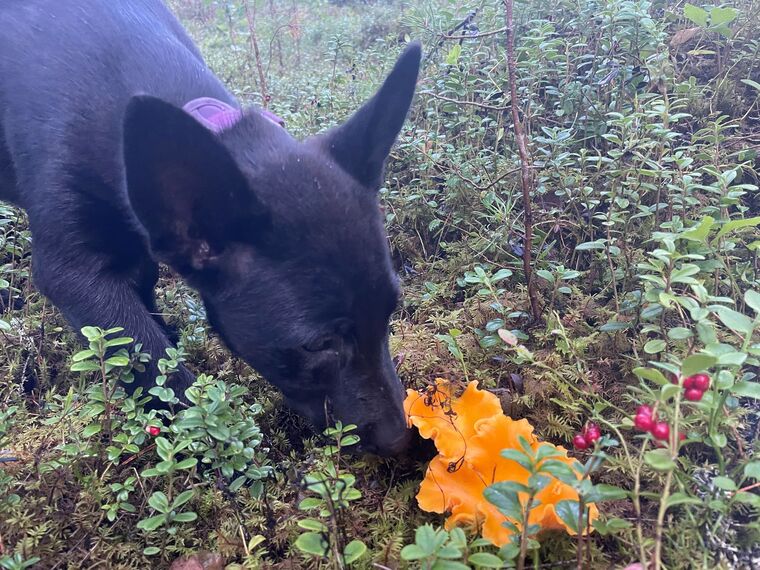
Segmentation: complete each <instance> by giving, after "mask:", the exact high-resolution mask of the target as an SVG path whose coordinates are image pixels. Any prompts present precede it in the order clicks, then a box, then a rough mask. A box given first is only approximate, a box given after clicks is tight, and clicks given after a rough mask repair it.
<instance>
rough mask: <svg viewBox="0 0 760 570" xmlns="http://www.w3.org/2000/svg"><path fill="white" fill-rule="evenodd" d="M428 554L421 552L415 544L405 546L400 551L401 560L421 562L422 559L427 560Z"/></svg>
mask: <svg viewBox="0 0 760 570" xmlns="http://www.w3.org/2000/svg"><path fill="white" fill-rule="evenodd" d="M427 557H428V553H427V552H425V551H424V550H422V549H421V548H420V547H419V546H417V545H416V544H407V545H406V546H405V547H404V548H402V549H401V559H402V560H407V561H412V560H422V559H423V558H427Z"/></svg>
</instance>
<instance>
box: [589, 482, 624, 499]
mask: <svg viewBox="0 0 760 570" xmlns="http://www.w3.org/2000/svg"><path fill="white" fill-rule="evenodd" d="M627 497H628V491H626V490H625V489H621V488H620V487H615V486H614V485H607V484H605V483H599V484H598V485H594V486H593V487H592V488H591V492H590V493H588V494H587V495H586V497H584V498H585V499H586V502H588V503H599V502H601V501H619V500H621V499H625V498H627Z"/></svg>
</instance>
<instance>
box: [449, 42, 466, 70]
mask: <svg viewBox="0 0 760 570" xmlns="http://www.w3.org/2000/svg"><path fill="white" fill-rule="evenodd" d="M461 53H462V46H461V44H454V45H453V46H452V48H451V49H450V50H449V53H448V54H447V55H446V65H456V64H457V62H458V61H459V56H460V55H461Z"/></svg>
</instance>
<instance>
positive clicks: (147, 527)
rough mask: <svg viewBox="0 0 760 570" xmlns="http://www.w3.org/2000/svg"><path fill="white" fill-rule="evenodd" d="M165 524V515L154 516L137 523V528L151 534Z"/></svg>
mask: <svg viewBox="0 0 760 570" xmlns="http://www.w3.org/2000/svg"><path fill="white" fill-rule="evenodd" d="M165 522H166V515H156V516H153V517H150V518H147V519H143V520H141V521H140V522H138V523H137V528H139V529H141V530H144V531H147V532H151V531H153V530H156V529H157V528H158V527H160V526H161V525H162V524H164V523H165Z"/></svg>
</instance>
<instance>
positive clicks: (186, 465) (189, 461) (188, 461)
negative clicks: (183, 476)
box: [175, 457, 198, 469]
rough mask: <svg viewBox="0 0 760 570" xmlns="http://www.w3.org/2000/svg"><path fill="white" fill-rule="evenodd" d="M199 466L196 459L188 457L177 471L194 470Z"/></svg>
mask: <svg viewBox="0 0 760 570" xmlns="http://www.w3.org/2000/svg"><path fill="white" fill-rule="evenodd" d="M197 464H198V460H197V459H196V458H195V457H188V458H187V459H183V460H182V461H180V462H179V463H177V465H176V466H175V468H176V469H192V468H193V467H195V466H196V465H197Z"/></svg>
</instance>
